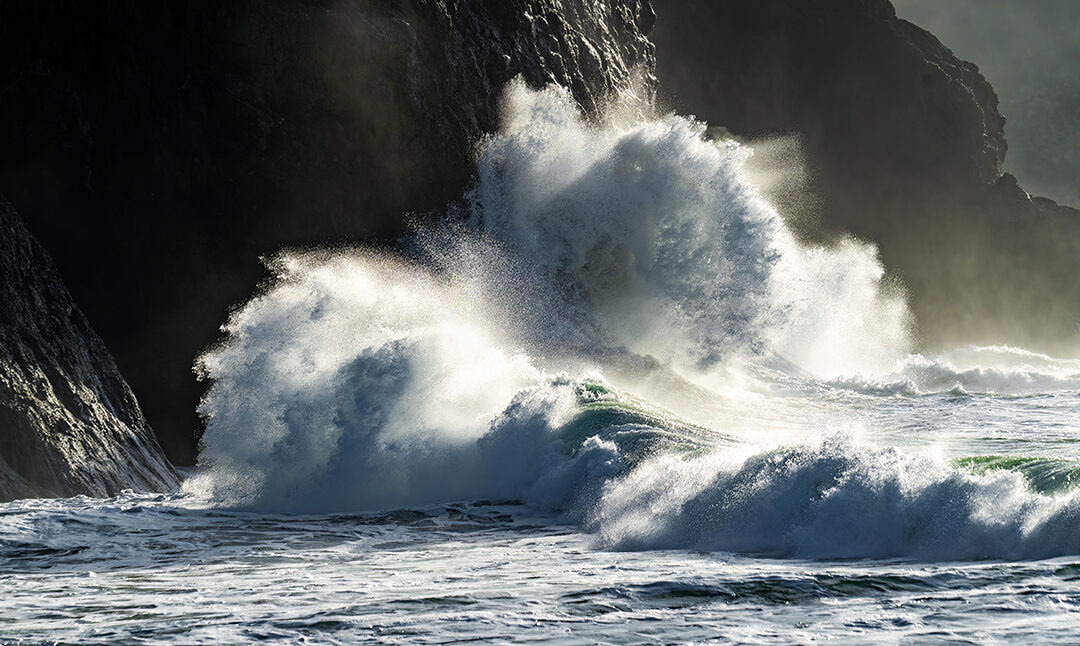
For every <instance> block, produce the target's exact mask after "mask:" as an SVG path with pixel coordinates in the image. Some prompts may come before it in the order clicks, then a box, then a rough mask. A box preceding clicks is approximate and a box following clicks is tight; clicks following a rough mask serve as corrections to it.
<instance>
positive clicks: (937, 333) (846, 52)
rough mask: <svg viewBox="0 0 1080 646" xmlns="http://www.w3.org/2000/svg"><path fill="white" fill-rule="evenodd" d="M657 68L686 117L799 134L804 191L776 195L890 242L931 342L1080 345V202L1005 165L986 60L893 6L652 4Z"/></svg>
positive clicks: (792, 207) (752, 0)
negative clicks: (960, 53)
mask: <svg viewBox="0 0 1080 646" xmlns="http://www.w3.org/2000/svg"><path fill="white" fill-rule="evenodd" d="M656 11H657V15H658V19H657V24H656V29H655V31H654V33H653V39H654V42H656V45H657V75H658V77H659V79H660V83H661V86H662V87H663V89H664V92H665V93H666V94H667V95H668V96H669V97H670V100H671V102H672V103H673V105H674V106H676V107H677V108H678V109H679V110H680V111H683V112H688V113H692V114H695V115H697V116H698V117H699V118H702V119H704V120H706V121H707V122H709V123H710V124H715V125H722V126H724V127H725V128H727V129H728V131H730V132H731V133H734V134H735V135H736V136H739V137H741V138H743V139H746V140H749V141H751V142H763V143H762V149H763V150H765V151H767V150H768V148H769V144H768V140H769V139H770V138H772V137H776V136H790V135H795V136H796V137H797V138H798V140H799V141H800V143H801V146H802V154H803V155H804V158H805V163H806V165H807V166H808V168H807V169H806V170H807V171H808V173H809V176H810V179H809V181H808V182H807V183H806V185H805V187H803V188H807V189H809V192H810V193H811V194H812V198H813V199H808V198H809V197H810V196H808V195H807V191H805V190H800V191H796V192H788V193H784V192H783V191H778V192H777V194H776V195H774V198H775V199H777V201H779V202H780V206H781V210H783V211H784V212H785V213H788V214H791V215H794V216H796V217H799V218H800V220H799V221H798V222H796V225H797V226H798V228H800V230H801V231H802V232H803V233H804V234H806V235H808V236H810V237H817V238H820V239H829V238H830V237H832V236H834V235H837V234H841V233H843V232H851V233H854V234H855V235H857V236H859V237H861V238H863V239H866V240H869V241H872V242H874V243H876V244H878V245H879V248H880V250H881V255H882V259H883V260H884V262H885V263H886V266H887V267H888V268H889V269H890V270H891V271H892V272H893V273H895V274H896V275H898V276H899V277H900V278H902V279H903V281H904V282H905V284H906V285H907V287H908V289H909V293H910V295H911V300H912V305H913V307H914V309H915V312H916V315H917V317H918V320H919V324H920V328H921V332H922V334H923V337H924V338H925V340H926V341H927V343H928V344H929V345H930V346H938V347H940V346H950V345H954V344H956V343H973V342H977V343H991V344H992V343H1012V344H1017V345H1023V346H1025V347H1030V348H1033V349H1041V350H1045V351H1051V352H1058V353H1072V352H1076V351H1077V348H1078V347H1080V333H1078V329H1080V328H1078V322H1080V288H1078V287H1077V281H1075V280H1074V279H1071V278H1070V276H1076V275H1077V274H1078V273H1080V247H1078V245H1080V213H1077V212H1076V211H1074V210H1072V209H1068V208H1065V207H1060V206H1057V205H1056V204H1054V203H1053V202H1051V201H1049V200H1045V199H1041V198H1031V197H1030V196H1029V195H1028V194H1027V193H1026V192H1024V191H1023V190H1022V189H1021V188H1020V187H1019V186H1018V185H1017V183H1016V180H1015V178H1013V177H1012V176H1010V175H1002V172H1001V165H1002V162H1003V160H1004V158H1005V153H1006V150H1007V144H1006V141H1005V135H1004V124H1005V119H1004V117H1003V116H1002V115H1001V114H1000V113H999V111H998V100H997V96H996V95H995V93H994V90H993V88H992V87H991V86H990V84H989V83H988V82H987V81H986V79H984V78H983V76H982V75H981V74H980V73H979V70H978V68H977V67H976V66H975V65H973V64H971V63H968V62H965V61H961V60H959V59H957V57H956V56H954V55H953V53H952V52H951V51H950V50H949V49H948V48H947V47H946V46H945V45H943V44H942V43H941V42H939V41H938V40H937V38H935V37H934V36H933V35H931V34H930V33H928V32H926V31H924V30H923V29H920V28H919V27H917V26H915V25H913V24H911V23H908V22H906V21H904V20H901V19H899V18H898V17H897V16H896V13H895V11H894V9H893V7H892V5H891V4H890V3H889V2H888V0H830V1H829V2H817V1H807V0H724V1H723V2H713V1H711V0H657V1H656Z"/></svg>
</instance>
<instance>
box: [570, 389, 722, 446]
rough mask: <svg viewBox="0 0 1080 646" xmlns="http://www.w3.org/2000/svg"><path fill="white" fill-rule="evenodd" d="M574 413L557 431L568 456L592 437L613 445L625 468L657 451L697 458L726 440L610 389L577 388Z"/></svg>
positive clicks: (631, 396) (642, 401) (668, 412)
mask: <svg viewBox="0 0 1080 646" xmlns="http://www.w3.org/2000/svg"><path fill="white" fill-rule="evenodd" d="M576 390H577V395H578V406H579V408H578V411H577V412H576V413H575V414H574V415H573V416H572V417H571V418H570V421H568V422H567V423H566V424H564V425H563V426H562V427H560V428H559V431H558V432H559V435H560V436H561V438H562V440H563V443H564V446H566V447H567V449H568V450H569V452H570V453H571V454H573V453H576V452H577V450H578V449H579V448H580V447H581V446H582V444H583V443H584V442H585V441H586V440H587V439H589V438H591V437H596V438H598V439H601V440H608V441H612V442H614V443H615V444H616V445H618V447H619V449H620V451H621V452H622V453H623V454H624V455H625V457H626V459H627V463H628V465H629V466H633V465H634V464H636V463H637V462H639V461H640V460H642V459H644V458H646V457H648V456H649V455H653V454H655V453H657V452H659V451H676V452H682V453H687V454H691V453H697V452H701V451H704V450H706V449H707V448H709V447H710V446H714V445H715V444H716V442H717V441H718V440H721V441H722V440H724V439H726V438H725V437H724V436H720V435H718V434H716V433H714V432H713V431H710V430H708V429H706V428H705V427H702V426H698V425H696V424H693V423H691V422H689V421H687V420H684V419H682V418H680V417H679V416H677V415H675V414H674V413H672V412H670V411H667V410H664V409H662V408H659V407H657V406H654V405H652V404H650V403H648V402H646V401H644V400H642V399H639V398H637V397H634V396H633V395H629V394H627V393H623V392H620V391H617V390H615V389H613V388H611V387H610V386H607V385H605V384H602V383H599V382H596V381H583V382H580V383H578V384H577V387H576Z"/></svg>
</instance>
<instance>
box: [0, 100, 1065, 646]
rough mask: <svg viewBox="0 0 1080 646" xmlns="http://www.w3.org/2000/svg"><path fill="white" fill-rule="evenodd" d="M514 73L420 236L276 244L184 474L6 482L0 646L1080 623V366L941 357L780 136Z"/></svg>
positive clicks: (543, 637)
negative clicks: (748, 139)
mask: <svg viewBox="0 0 1080 646" xmlns="http://www.w3.org/2000/svg"><path fill="white" fill-rule="evenodd" d="M507 97H508V98H507V111H506V119H505V123H504V126H503V128H502V130H501V132H500V133H499V134H497V135H495V136H492V137H491V138H490V139H488V140H486V141H484V142H480V144H479V148H478V153H477V164H478V176H477V179H476V182H475V184H474V186H473V188H472V189H471V190H470V191H469V193H468V194H466V195H465V196H464V197H463V199H462V200H461V201H460V202H457V203H455V204H453V205H451V206H450V207H449V210H450V217H449V218H447V219H446V220H444V221H442V222H441V223H436V224H419V225H417V228H416V230H415V232H414V233H413V234H412V235H411V236H410V237H409V239H407V240H405V241H403V247H404V251H403V252H402V253H400V254H394V255H392V254H388V253H386V252H374V251H370V250H364V249H353V250H333V251H323V252H307V253H295V252H287V253H283V254H281V255H280V256H278V257H277V258H276V259H274V260H273V261H272V262H271V263H270V265H269V268H270V271H271V272H272V274H273V280H272V281H270V282H269V284H268V285H267V286H266V287H265V289H263V290H262V291H261V292H260V293H259V294H257V295H255V296H254V297H253V298H252V299H251V301H249V302H248V303H247V304H246V305H244V306H243V307H241V308H239V309H238V310H237V311H236V312H235V313H234V314H233V315H232V316H231V317H230V319H229V321H228V322H227V323H226V325H225V328H224V329H225V332H226V336H227V338H226V340H225V341H224V342H223V343H222V344H221V345H219V346H218V347H215V348H213V349H211V350H210V351H208V352H207V353H206V354H205V355H203V356H202V357H201V358H200V359H199V363H198V369H199V371H200V373H201V374H202V375H203V376H204V377H205V378H206V379H209V380H210V382H211V387H210V389H209V391H208V393H207V395H206V397H205V399H204V401H203V402H202V404H201V407H200V412H201V413H202V414H203V415H204V417H205V418H206V420H207V429H206V433H205V435H204V437H203V440H202V446H201V452H200V458H199V465H198V467H197V468H196V469H194V470H193V471H192V472H191V473H189V474H188V476H187V478H186V481H185V484H184V488H183V490H182V491H180V492H170V493H165V494H160V495H150V494H134V493H130V492H129V493H125V494H123V495H121V496H118V497H116V498H114V499H109V500H97V499H88V498H73V499H68V500H27V501H17V502H13V503H7V504H4V505H0V517H2V521H0V641H10V642H27V643H38V642H60V643H68V642H93V643H105V642H108V643H130V642H154V643H157V642H165V641H171V642H180V643H233V642H247V641H278V642H286V643H296V642H300V641H312V642H318V643H357V642H381V643H402V644H417V643H440V644H441V643H457V642H466V641H489V642H496V643H519V642H520V643H605V644H631V643H663V644H667V643H731V642H734V643H776V642H789V643H808V642H814V641H825V640H839V641H841V642H842V643H882V642H884V643H895V642H912V643H1014V642H1032V641H1036V642H1038V643H1075V642H1077V641H1078V640H1080V616H1078V615H1077V612H1078V610H1080V532H1078V531H1077V530H1078V528H1080V494H1077V489H1076V482H1075V481H1076V480H1078V479H1080V441H1078V440H1080V360H1073V359H1058V358H1053V357H1048V356H1045V355H1041V354H1038V353H1034V352H1030V351H1027V350H1024V349H1021V348H1013V347H1005V346H999V347H975V346H967V347H960V348H956V349H953V350H949V351H928V350H920V349H919V346H918V335H917V327H916V325H917V322H916V321H915V320H914V319H913V317H912V316H911V315H910V313H909V311H908V309H907V306H906V294H905V292H904V289H903V285H902V284H900V283H898V282H896V281H894V280H890V279H889V277H887V276H886V274H885V272H884V270H883V269H882V267H881V264H880V262H879V261H878V259H877V255H876V251H875V249H874V247H873V246H872V244H870V243H868V242H866V241H858V240H853V239H849V240H843V241H840V242H838V243H836V244H834V245H831V246H829V247H815V246H810V245H806V244H804V243H801V242H800V241H798V240H797V239H796V237H795V236H794V235H793V234H792V233H791V232H790V230H789V229H788V227H787V225H786V224H785V222H784V220H783V217H782V216H781V214H778V213H777V212H776V211H775V210H774V209H773V208H772V207H771V206H770V205H769V204H768V203H767V201H766V200H765V199H764V198H763V197H762V196H761V194H760V192H759V190H758V189H757V188H756V187H755V185H754V182H753V181H752V179H751V178H749V177H748V176H747V174H746V171H745V170H744V168H745V164H744V162H745V160H746V158H747V155H749V154H751V151H749V150H748V149H747V148H745V147H742V146H739V145H737V144H735V143H732V142H711V141H707V140H706V139H705V138H704V136H703V133H704V126H703V125H702V124H698V123H695V122H694V121H692V120H689V119H684V118H680V117H674V116H659V117H657V116H641V114H642V113H639V112H638V111H627V110H623V111H620V112H619V113H618V114H612V115H610V116H609V117H608V118H606V119H601V120H598V121H593V122H586V121H584V120H583V119H582V118H581V117H580V116H579V115H578V113H577V111H576V109H575V108H574V106H573V104H572V102H571V101H570V100H569V99H568V98H567V97H566V96H565V94H564V93H563V92H561V91H559V90H557V89H550V90H545V91H539V92H537V91H531V90H528V89H526V88H524V87H523V86H521V85H512V86H511V87H510V88H509V90H508V95H507ZM643 113H644V114H647V111H643Z"/></svg>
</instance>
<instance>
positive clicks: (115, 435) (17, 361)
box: [0, 200, 179, 501]
mask: <svg viewBox="0 0 1080 646" xmlns="http://www.w3.org/2000/svg"><path fill="white" fill-rule="evenodd" d="M178 484H179V481H178V478H177V475H176V472H175V471H174V470H173V468H172V466H171V465H170V464H169V463H168V461H166V459H165V456H164V454H162V452H161V448H160V447H159V446H158V443H157V441H156V440H155V439H154V434H153V432H152V431H151V429H150V426H149V425H148V424H147V423H146V419H145V418H144V417H143V414H142V411H141V410H140V409H139V404H138V402H136V401H135V397H134V395H132V393H131V389H130V388H128V385H127V383H126V382H125V381H124V379H123V378H122V377H121V376H120V373H119V371H117V369H116V365H115V364H114V363H113V359H112V357H111V356H110V355H109V352H108V351H107V350H106V349H105V346H104V344H103V343H102V342H101V339H100V338H98V336H97V334H95V333H94V330H93V329H92V328H91V327H90V324H89V323H88V322H87V320H86V317H85V316H83V314H82V312H80V311H79V309H78V308H77V307H76V306H75V303H74V302H73V301H72V299H71V296H70V295H69V294H68V291H67V288H66V287H65V286H64V284H63V282H61V280H60V274H59V272H58V271H57V270H56V268H55V267H54V266H53V264H52V261H51V260H50V258H49V257H48V255H47V254H46V253H45V251H44V250H43V249H42V248H41V245H39V244H38V243H37V241H35V240H34V239H33V237H31V235H30V233H29V232H28V231H27V230H26V227H24V226H23V224H22V222H21V221H20V220H19V217H18V215H17V214H16V213H15V211H14V210H13V209H12V208H11V206H10V205H9V204H7V203H6V202H3V201H2V200H0V501H3V500H13V499H16V498H25V497H41V496H73V495H77V494H86V495H91V496H106V495H111V494H115V493H118V492H119V491H120V490H122V489H136V490H139V491H168V490H172V489H175V488H176V487H177V486H178Z"/></svg>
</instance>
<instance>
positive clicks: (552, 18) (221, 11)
mask: <svg viewBox="0 0 1080 646" xmlns="http://www.w3.org/2000/svg"><path fill="white" fill-rule="evenodd" d="M653 21H654V14H653V12H652V9H651V7H650V4H649V0H392V1H386V0H308V1H304V2H290V3H285V2H273V3H267V2H262V1H261V0H258V1H256V0H240V1H238V2H225V3H222V2H209V1H183V0H182V1H180V2H168V3H165V2H153V3H147V2H141V1H138V0H129V1H117V2H109V3H74V4H73V3H64V2H56V1H50V0H45V1H41V0H25V1H20V0H13V1H11V2H5V3H3V4H2V5H0V192H5V193H6V194H7V196H8V197H9V199H11V201H12V202H13V203H14V204H16V205H18V207H19V209H20V212H21V213H22V215H23V217H24V218H25V219H26V221H27V223H28V225H29V226H30V228H31V230H33V231H34V233H35V234H36V235H37V236H38V237H39V238H40V239H41V240H42V241H43V243H44V244H45V245H46V247H47V248H48V249H50V251H51V252H52V254H53V256H54V257H56V258H57V262H58V263H59V265H60V268H61V270H62V271H63V272H64V274H65V275H66V276H67V277H68V281H69V286H70V288H71V290H72V293H73V294H74V295H75V298H76V299H77V301H78V302H79V303H80V304H81V305H82V306H83V307H84V308H85V309H86V312H87V315H88V317H89V318H90V320H91V321H92V322H93V324H94V327H95V328H96V329H98V330H99V331H100V332H101V334H102V337H103V338H104V339H105V341H106V343H107V344H108V346H109V347H110V349H112V351H113V352H114V354H115V356H116V358H117V362H118V364H119V365H120V367H121V369H122V371H123V373H124V375H125V376H126V377H127V378H128V380H129V381H130V383H131V384H132V386H133V388H134V389H135V391H136V392H137V393H138V395H139V399H140V401H141V402H142V404H143V407H144V409H145V410H146V412H147V415H148V416H149V418H150V420H151V421H152V422H153V424H154V426H155V428H157V429H158V431H159V434H160V437H161V439H162V444H163V446H164V447H165V449H166V451H167V452H168V453H169V455H170V457H172V458H173V459H174V460H176V461H177V462H178V463H187V462H190V461H191V460H193V458H194V447H195V445H194V439H193V432H194V430H195V428H196V427H197V424H198V421H197V419H195V416H194V410H195V405H196V403H197V400H198V396H199V392H200V390H199V387H198V384H197V383H196V382H195V380H194V377H193V375H192V372H191V365H192V361H193V359H194V357H195V355H196V354H197V353H198V351H199V350H200V349H201V348H202V347H203V346H205V345H206V344H207V343H209V342H211V341H212V340H213V339H214V337H215V335H216V333H217V327H218V325H219V324H220V323H221V322H222V321H223V320H224V319H225V316H226V313H227V308H228V307H229V306H230V305H232V304H234V303H238V302H241V301H243V300H244V299H246V298H247V297H248V295H249V294H250V293H251V291H252V289H253V287H254V286H255V284H256V283H257V281H258V280H259V279H260V278H261V276H262V271H263V270H262V267H261V265H260V263H259V260H258V257H259V255H260V254H265V253H269V252H273V251H276V250H277V249H278V248H279V247H281V246H282V245H290V246H304V245H309V244H325V243H333V242H336V241H350V242H356V241H369V242H375V243H385V242H387V241H392V240H393V239H394V238H395V237H396V236H397V235H399V234H400V233H401V232H402V231H403V229H404V224H403V222H404V218H403V214H405V213H409V212H413V213H425V212H427V211H429V210H430V209H433V208H436V207H438V206H440V205H442V204H444V203H445V202H446V201H448V200H451V199H454V198H457V197H458V196H460V195H461V192H462V190H463V188H464V186H465V184H466V183H467V181H468V179H469V176H470V174H471V172H472V163H471V155H472V145H473V144H474V142H475V140H476V138H477V137H479V136H481V135H482V134H483V133H485V132H489V131H491V130H494V129H495V128H496V127H497V125H498V121H499V100H500V94H501V90H502V86H503V84H504V83H505V82H506V81H508V80H510V79H511V78H513V77H515V76H517V75H522V76H523V77H524V78H525V80H526V81H528V82H529V83H531V84H534V85H536V84H543V83H547V82H557V83H559V84H561V85H564V86H566V87H568V88H570V89H571V90H572V92H573V95H574V97H575V98H576V99H577V101H578V102H579V103H580V104H581V105H582V106H583V107H584V108H586V109H590V110H591V109H594V108H595V107H596V106H597V105H598V104H599V103H600V102H602V101H603V100H604V98H605V97H606V96H609V95H615V94H625V93H633V92H638V93H642V94H644V95H646V98H648V95H649V94H651V92H652V91H653V89H654V86H655V80H654V78H653V77H652V69H653V47H652V45H651V43H650V42H649V40H648V38H647V34H648V32H649V30H650V28H651V26H652V23H653Z"/></svg>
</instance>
